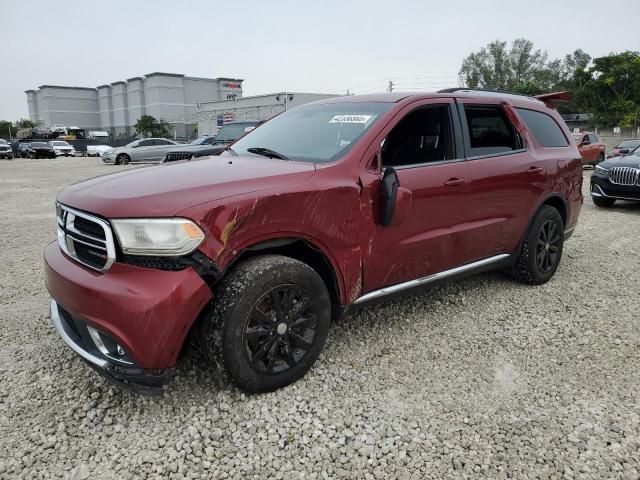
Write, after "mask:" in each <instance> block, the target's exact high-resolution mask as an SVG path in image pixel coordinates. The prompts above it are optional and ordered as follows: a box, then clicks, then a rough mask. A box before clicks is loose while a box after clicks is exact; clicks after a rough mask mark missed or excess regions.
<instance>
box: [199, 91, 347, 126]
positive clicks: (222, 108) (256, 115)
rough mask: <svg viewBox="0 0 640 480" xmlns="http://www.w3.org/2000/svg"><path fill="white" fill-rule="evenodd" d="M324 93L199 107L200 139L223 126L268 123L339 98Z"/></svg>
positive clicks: (284, 94)
mask: <svg viewBox="0 0 640 480" xmlns="http://www.w3.org/2000/svg"><path fill="white" fill-rule="evenodd" d="M336 96H337V95H329V94H323V93H301V92H280V93H269V94H265V95H255V96H251V97H240V96H238V97H234V98H232V99H230V100H219V101H213V102H202V103H200V104H198V107H197V109H196V115H195V119H196V121H197V124H198V134H199V135H215V134H216V133H217V132H218V128H219V127H220V126H222V125H223V124H224V123H228V122H231V121H237V120H268V119H269V118H271V117H273V116H274V115H277V114H279V113H281V112H283V111H284V110H285V109H288V108H293V107H296V106H298V105H303V104H305V103H309V102H315V101H316V100H323V99H325V98H332V97H336Z"/></svg>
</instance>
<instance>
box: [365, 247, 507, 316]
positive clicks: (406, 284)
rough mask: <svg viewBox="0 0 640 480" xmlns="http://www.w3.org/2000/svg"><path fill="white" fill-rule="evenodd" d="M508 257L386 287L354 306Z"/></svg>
mask: <svg viewBox="0 0 640 480" xmlns="http://www.w3.org/2000/svg"><path fill="white" fill-rule="evenodd" d="M508 257H509V254H508V253H501V254H500V255H495V256H493V257H489V258H485V259H483V260H478V261H477V262H473V263H468V264H466V265H461V266H460V267H456V268H452V269H450V270H444V271H442V272H438V273H433V274H431V275H427V276H426V277H422V278H417V279H415V280H409V281H408V282H404V283H398V284H396V285H391V286H389V287H384V288H381V289H379V290H374V291H372V292H369V293H365V294H364V295H362V296H361V297H359V298H358V299H357V300H356V301H355V302H353V303H354V304H358V303H363V302H367V301H369V300H373V299H376V298H380V297H385V296H387V295H391V294H392V293H397V292H401V291H402V290H408V289H410V288H414V287H419V286H421V285H428V284H429V283H433V282H436V281H438V280H444V279H445V278H447V277H452V276H454V275H457V274H459V273H464V272H468V271H470V270H475V269H476V268H480V267H485V266H487V265H491V264H493V263H498V262H500V261H501V260H505V259H506V258H508Z"/></svg>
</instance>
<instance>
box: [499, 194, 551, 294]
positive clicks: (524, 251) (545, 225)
mask: <svg viewBox="0 0 640 480" xmlns="http://www.w3.org/2000/svg"><path fill="white" fill-rule="evenodd" d="M563 246H564V222H563V221H562V217H561V216H560V213H558V210H556V209H555V208H553V207H551V206H549V205H543V206H542V207H541V208H540V210H538V213H537V214H536V216H535V217H534V219H533V221H532V222H531V225H530V226H529V230H527V233H526V235H525V238H524V241H523V242H522V246H521V248H520V253H519V254H518V259H517V260H516V263H515V265H514V266H513V267H512V268H511V270H510V272H509V273H510V274H511V276H512V277H513V278H515V279H516V280H518V281H520V282H523V283H528V284H531V285H540V284H542V283H546V282H548V281H549V280H550V279H551V277H553V275H554V274H555V273H556V270H557V268H558V265H560V259H561V258H562V249H563Z"/></svg>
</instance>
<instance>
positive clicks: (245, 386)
mask: <svg viewBox="0 0 640 480" xmlns="http://www.w3.org/2000/svg"><path fill="white" fill-rule="evenodd" d="M330 322H331V301H330V299H329V293H328V292H327V288H326V286H325V284H324V282H323V281H322V279H321V278H320V276H319V275H318V274H317V273H316V271H315V270H313V269H312V268H311V267H309V266H308V265H306V264H305V263H302V262H300V261H298V260H295V259H292V258H289V257H285V256H280V255H264V256H259V257H254V258H251V259H249V260H247V261H245V262H242V263H240V264H239V265H237V266H235V267H234V268H233V269H232V271H231V272H229V274H228V275H227V276H226V277H225V278H224V279H223V280H222V281H221V282H220V284H219V285H217V287H216V288H215V292H214V301H213V304H212V306H211V307H210V310H209V312H207V313H206V314H205V316H204V318H203V319H202V321H201V322H200V324H199V325H198V331H197V335H198V343H199V344H200V345H201V348H202V349H203V352H204V354H205V355H206V356H207V357H208V358H209V360H210V361H212V363H214V365H216V366H217V367H218V368H219V369H220V370H221V372H222V373H223V375H224V376H227V377H228V378H230V379H231V381H232V382H233V383H235V384H236V385H237V386H238V387H239V388H241V389H242V390H245V391H247V392H253V393H258V392H269V391H273V390H276V389H278V388H282V387H284V386H286V385H289V384H291V383H293V382H295V381H296V380H298V379H299V378H300V377H302V376H303V375H304V374H305V373H306V372H307V371H308V370H309V369H310V368H311V366H312V365H313V363H314V362H315V361H316V359H317V358H318V356H319V355H320V352H321V351H322V347H323V346H324V343H325V341H326V339H327V335H328V333H329V326H330Z"/></svg>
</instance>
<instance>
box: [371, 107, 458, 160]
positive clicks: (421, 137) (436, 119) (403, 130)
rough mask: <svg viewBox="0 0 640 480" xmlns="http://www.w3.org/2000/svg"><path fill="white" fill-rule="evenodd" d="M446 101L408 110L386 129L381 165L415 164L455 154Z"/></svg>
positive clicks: (449, 158) (445, 158) (446, 157)
mask: <svg viewBox="0 0 640 480" xmlns="http://www.w3.org/2000/svg"><path fill="white" fill-rule="evenodd" d="M453 140H454V138H453V132H452V125H451V115H450V107H449V105H434V106H428V107H424V108H419V109H417V110H414V111H412V112H410V113H408V114H407V115H406V116H405V117H404V118H403V119H402V120H400V122H398V124H397V125H396V126H395V127H394V128H393V130H391V132H389V135H387V137H386V139H385V141H384V144H383V146H382V165H383V166H393V167H399V166H405V165H419V164H424V163H429V162H439V161H443V160H451V159H453V158H455V149H454V146H453V145H454V143H453Z"/></svg>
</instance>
